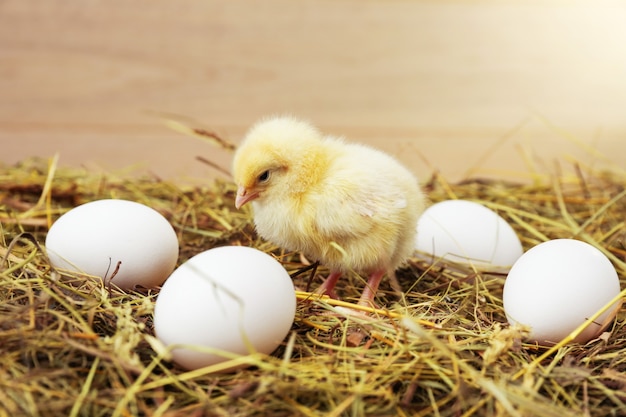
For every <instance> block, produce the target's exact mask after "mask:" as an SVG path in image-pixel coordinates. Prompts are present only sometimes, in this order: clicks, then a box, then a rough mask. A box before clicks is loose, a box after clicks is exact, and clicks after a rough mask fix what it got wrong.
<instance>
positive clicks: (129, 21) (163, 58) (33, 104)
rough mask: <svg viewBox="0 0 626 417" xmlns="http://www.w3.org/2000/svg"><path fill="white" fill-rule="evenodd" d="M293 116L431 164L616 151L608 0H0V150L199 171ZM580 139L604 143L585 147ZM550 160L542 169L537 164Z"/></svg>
mask: <svg viewBox="0 0 626 417" xmlns="http://www.w3.org/2000/svg"><path fill="white" fill-rule="evenodd" d="M276 113H291V114H294V115H298V116H301V117H303V118H306V119H308V120H310V121H312V122H314V123H315V124H317V125H318V126H319V127H320V128H321V129H323V130H324V131H327V132H329V133H333V134H337V135H346V136H347V137H348V138H349V139H351V140H355V141H363V142H366V143H370V144H373V145H375V146H379V147H382V148H384V149H386V150H387V151H389V152H391V153H393V154H395V155H396V156H398V157H399V158H400V159H401V160H402V161H403V162H405V163H406V164H407V165H409V166H410V167H411V168H412V169H414V170H415V171H416V172H417V173H418V174H419V175H421V176H422V177H425V176H427V175H428V174H429V173H430V172H432V171H433V170H434V169H438V170H440V171H441V172H443V173H444V175H446V176H447V177H448V178H449V179H451V180H455V179H459V178H463V177H464V176H465V175H496V176H502V177H516V178H521V177H519V172H525V171H527V167H526V166H525V163H524V161H525V158H527V157H524V156H523V155H533V156H532V158H533V161H534V162H536V163H538V164H539V165H540V166H541V165H542V164H543V165H545V166H548V167H552V166H553V165H552V164H553V161H554V158H555V157H558V158H563V157H565V156H566V155H573V156H574V157H575V158H576V159H578V160H581V161H583V162H588V163H594V164H596V165H599V164H610V163H613V164H614V166H617V167H618V168H624V167H625V166H626V164H625V161H626V6H624V3H623V2H621V1H603V0H600V1H594V2H591V1H541V2H535V1H530V2H529V1H497V2H496V1H410V0H391V1H372V0H337V1H335V0H332V1H331V0H321V1H307V0H305V1H292V0H268V1H263V2H250V1H241V0H234V1H213V0H176V1H171V0H133V1H129V0H80V1H79V0H73V1H72V0H46V1H37V0H3V1H0V144H1V145H2V148H1V154H0V155H1V156H0V161H3V162H5V163H14V162H16V161H19V160H21V159H24V158H27V157H30V156H43V157H50V156H51V155H53V154H54V153H55V152H59V153H60V155H61V159H60V161H61V164H62V165H86V166H89V167H92V168H94V169H96V167H102V168H104V169H107V170H110V169H117V168H120V167H128V166H130V165H134V166H137V167H138V169H139V170H140V171H149V172H153V173H155V174H157V175H159V176H162V177H165V178H173V179H176V180H180V181H192V182H194V181H196V182H197V181H200V182H202V181H205V180H206V178H209V177H211V176H214V175H215V171H214V170H213V169H211V168H209V167H207V166H206V165H203V164H202V163H200V162H198V161H196V159H195V158H196V156H198V155H202V156H203V157H205V158H208V159H211V160H213V161H215V162H217V163H219V164H221V165H222V166H224V167H226V168H228V167H229V165H230V155H229V154H228V153H226V152H223V151H221V150H218V149H215V148H213V147H211V146H210V145H207V144H205V143H202V142H200V141H198V140H196V139H194V138H191V137H186V136H184V135H181V134H179V133H177V132H174V131H172V130H170V129H168V128H167V127H165V126H164V125H163V123H162V120H161V119H162V117H163V116H162V115H163V114H176V115H179V116H182V117H185V118H188V119H189V120H190V121H191V123H192V124H193V125H194V126H196V125H197V126H200V127H205V128H208V129H210V130H214V131H216V132H218V133H219V134H220V135H222V136H224V137H227V138H230V139H231V140H233V141H239V140H240V138H241V136H242V135H243V133H244V132H245V130H246V129H247V128H248V127H249V126H250V124H252V123H253V122H254V121H256V120H257V119H258V118H259V117H262V116H265V115H271V114H276ZM582 145H585V146H586V145H589V146H591V147H592V148H593V149H595V150H597V151H599V152H601V153H602V154H604V155H605V156H606V157H607V158H608V160H603V157H601V156H599V155H597V154H592V153H589V152H588V151H586V150H585V149H584V146H582ZM547 169H550V168H547Z"/></svg>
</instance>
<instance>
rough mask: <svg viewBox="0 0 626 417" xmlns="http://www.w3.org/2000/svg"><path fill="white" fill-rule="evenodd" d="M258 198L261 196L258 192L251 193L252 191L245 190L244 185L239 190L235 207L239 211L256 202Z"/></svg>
mask: <svg viewBox="0 0 626 417" xmlns="http://www.w3.org/2000/svg"><path fill="white" fill-rule="evenodd" d="M258 196H259V192H258V191H255V192H250V190H248V189H247V188H245V187H244V186H243V185H240V186H239V188H237V197H236V198H235V207H236V208H237V209H239V208H241V207H242V206H243V205H244V204H246V203H247V202H248V201H250V200H254V199H255V198H257V197H258Z"/></svg>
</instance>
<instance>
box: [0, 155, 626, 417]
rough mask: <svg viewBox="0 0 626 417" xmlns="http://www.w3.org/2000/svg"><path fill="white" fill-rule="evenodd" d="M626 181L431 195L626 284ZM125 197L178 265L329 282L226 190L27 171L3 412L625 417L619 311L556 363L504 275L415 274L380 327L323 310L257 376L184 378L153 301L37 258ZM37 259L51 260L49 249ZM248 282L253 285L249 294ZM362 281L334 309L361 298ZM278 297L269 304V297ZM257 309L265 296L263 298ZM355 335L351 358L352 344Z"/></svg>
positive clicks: (4, 212) (11, 197)
mask: <svg viewBox="0 0 626 417" xmlns="http://www.w3.org/2000/svg"><path fill="white" fill-rule="evenodd" d="M625 186H626V176H625V175H623V174H622V173H615V172H613V173H601V172H596V171H593V170H591V169H587V168H581V167H579V166H578V165H575V169H574V170H573V174H565V173H558V174H554V175H548V176H535V177H534V179H533V181H532V183H531V184H528V183H527V184H510V183H504V182H498V181H491V180H490V181H484V180H483V181H481V180H471V181H465V182H464V183H460V184H449V183H447V182H446V181H445V180H444V179H443V178H441V177H439V176H437V175H434V176H433V177H432V179H431V180H430V181H429V182H428V183H427V184H425V188H426V189H427V191H428V193H429V195H430V198H431V200H432V201H433V202H436V201H440V200H443V199H450V198H462V199H469V200H474V201H479V202H481V203H483V204H485V205H486V206H488V207H490V208H492V209H494V210H497V211H498V212H499V214H501V215H502V216H503V217H504V218H505V219H507V220H508V221H509V222H510V223H511V225H512V226H513V227H514V228H515V230H516V231H517V232H518V234H519V236H520V237H521V240H522V243H523V245H524V247H525V248H526V249H528V248H529V247H531V246H533V245H536V244H538V243H540V242H542V241H545V240H548V239H554V238H577V239H581V240H584V241H587V242H589V243H591V244H593V245H594V246H596V247H598V248H600V249H601V250H602V251H603V252H604V253H605V254H606V255H607V256H609V257H610V259H611V260H612V262H613V263H614V265H615V266H616V268H617V270H618V273H619V276H620V280H621V282H622V287H624V280H626V267H625V265H626V264H625V263H624V260H625V258H626V248H625V246H624V242H625V241H626V239H625V238H626V231H625V227H624V213H625V212H626V198H625V197H624V196H625V191H624V189H625ZM101 198H125V199H130V200H134V201H138V202H140V203H144V204H147V205H149V206H151V207H154V208H155V209H157V210H158V211H160V212H161V213H162V214H163V215H165V216H166V217H167V219H168V220H169V221H170V222H171V223H172V225H173V226H174V227H175V229H176V231H177V232H178V235H179V241H180V244H181V256H180V262H183V261H185V260H186V259H188V258H189V257H191V256H193V255H194V254H196V253H198V252H201V251H204V250H207V249H209V248H212V247H215V246H219V245H227V244H233V245H249V246H253V247H256V248H259V249H261V250H263V251H265V252H268V253H272V254H273V255H275V256H276V257H277V258H278V259H279V260H280V261H281V262H282V263H283V265H284V266H285V267H286V268H287V269H288V271H289V272H290V273H292V274H294V275H297V276H295V277H294V282H295V284H296V286H297V287H298V288H299V289H300V290H302V291H306V290H307V289H309V288H315V287H316V286H317V285H319V283H320V282H321V279H322V278H321V277H322V276H323V274H325V273H326V271H325V270H324V269H323V268H321V267H320V269H319V270H318V271H317V272H318V274H317V275H316V276H315V277H313V278H312V277H311V274H310V271H306V272H304V273H300V274H297V272H298V271H300V270H301V269H302V268H303V267H305V265H303V264H302V259H301V258H300V257H299V256H298V254H290V253H283V252H282V251H281V250H280V249H279V248H276V247H273V246H271V245H270V244H268V243H265V242H263V241H261V240H259V239H258V238H257V237H256V236H255V234H254V229H253V226H252V225H251V217H250V212H248V211H243V212H242V211H236V210H235V209H234V203H233V201H234V188H233V186H232V185H231V184H229V183H228V182H224V181H216V182H214V183H213V184H209V185H208V186H207V188H203V189H201V188H187V189H185V188H181V187H178V186H176V185H174V184H171V183H168V182H164V181H159V180H158V179H154V178H141V179H137V178H133V179H130V178H118V177H116V176H114V175H111V174H107V175H103V174H94V173H93V172H87V171H82V170H69V169H56V166H55V164H54V163H52V164H47V163H46V162H41V161H26V162H23V163H21V164H20V165H19V166H15V167H5V168H2V170H1V171H0V204H1V205H0V221H1V227H2V236H1V241H0V257H3V258H4V259H3V263H2V266H1V267H0V412H1V413H2V414H3V415H10V416H18V415H29V416H91V417H94V416H111V415H113V416H136V415H151V416H178V415H180V416H252V415H259V416H265V415H272V416H299V415H301V416H361V415H368V416H387V415H389V416H409V415H410V416H500V415H502V416H504V415H506V416H509V415H510V416H555V417H565V416H586V415H589V416H591V415H597V416H610V415H626V391H625V389H626V376H625V375H626V374H624V371H625V370H626V363H625V362H626V329H624V318H625V317H624V312H623V311H620V313H619V314H618V317H617V319H616V320H615V321H614V322H613V323H612V324H611V326H610V328H609V329H608V331H607V332H606V333H605V334H603V335H602V336H601V337H600V338H598V339H597V340H593V341H590V342H589V343H587V344H585V345H577V344H573V345H566V346H559V347H557V348H555V349H552V350H550V351H547V352H546V350H545V348H540V347H538V346H534V345H532V344H527V343H525V342H524V341H523V332H522V330H520V329H515V328H511V327H509V326H508V325H507V324H506V319H505V315H504V312H503V308H502V286H503V282H504V279H505V274H503V273H498V272H497V271H491V272H489V271H475V270H472V269H471V268H468V267H461V266H458V265H449V264H446V263H443V262H440V261H438V262H434V263H431V262H427V261H424V260H418V259H414V260H412V262H411V263H410V265H409V266H408V267H407V268H405V269H403V270H402V271H401V272H400V273H399V277H398V278H399V280H400V283H401V285H402V287H403V289H404V291H405V295H404V297H403V298H398V297H397V295H396V293H394V292H393V291H392V290H391V288H390V287H389V285H388V284H383V285H382V288H381V291H380V294H379V298H378V302H379V304H380V305H381V306H384V307H385V308H386V310H378V311H374V312H373V313H372V314H370V318H356V317H353V318H342V317H337V316H336V315H330V314H327V313H328V312H329V311H334V308H335V306H334V305H331V303H330V301H329V300H325V299H322V300H312V299H310V298H308V294H307V293H306V292H301V293H299V295H300V301H299V303H298V309H297V313H296V319H295V322H294V324H293V328H292V332H291V334H290V335H289V336H288V337H287V339H286V340H285V342H284V343H283V345H282V346H281V347H280V348H279V349H278V350H277V351H276V352H274V354H272V355H270V356H264V355H258V354H257V355H252V356H250V357H246V358H236V359H233V360H232V362H228V363H227V364H228V365H231V364H232V363H236V362H245V363H249V364H250V365H251V366H250V367H248V368H246V369H240V370H238V371H234V372H230V373H215V371H216V370H219V368H220V366H213V367H208V368H205V369H199V370H197V371H184V370H182V369H180V368H178V367H176V366H175V365H173V364H172V363H171V362H169V361H167V360H166V358H167V351H166V350H163V347H162V346H161V345H160V344H159V343H158V341H156V339H155V338H154V336H153V329H152V311H153V304H154V300H155V297H156V294H157V291H139V292H133V293H124V292H122V291H120V290H117V289H115V288H106V287H104V286H103V285H102V284H101V283H100V282H98V281H94V280H90V279H86V278H84V277H80V276H60V275H59V274H58V273H56V272H55V271H54V270H52V269H51V268H50V266H49V263H48V262H47V260H46V257H45V255H44V253H43V248H41V247H40V245H41V242H43V241H44V238H45V234H46V231H47V230H48V227H49V225H50V224H51V222H53V221H54V220H55V219H56V218H57V217H58V216H59V215H61V214H62V213H64V212H65V211H67V210H68V209H70V208H72V207H74V206H76V205H78V204H81V203H85V202H87V201H92V200H96V199H101ZM37 242H39V243H37ZM250 279H255V278H254V277H250ZM362 287H363V280H362V279H361V278H359V277H357V276H351V277H348V278H346V279H343V280H342V281H341V282H340V283H339V284H338V288H337V289H338V292H339V294H340V295H341V296H342V298H343V300H344V301H346V302H354V301H355V300H356V299H358V296H359V294H360V291H361V289H362ZM267 290H268V291H271V288H268V289H267ZM259 296H260V297H262V295H259ZM355 334H357V335H360V336H362V340H357V344H356V345H355V344H354V343H353V342H354V340H353V339H352V338H351V335H355Z"/></svg>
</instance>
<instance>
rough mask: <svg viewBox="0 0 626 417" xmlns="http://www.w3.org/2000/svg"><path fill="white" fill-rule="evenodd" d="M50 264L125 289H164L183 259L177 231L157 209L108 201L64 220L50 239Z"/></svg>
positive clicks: (67, 215) (70, 213)
mask: <svg viewBox="0 0 626 417" xmlns="http://www.w3.org/2000/svg"><path fill="white" fill-rule="evenodd" d="M45 246H46V251H47V253H48V257H49V259H50V263H51V264H52V265H53V266H54V267H56V268H58V269H67V270H70V271H75V272H79V273H85V274H87V275H92V276H96V277H100V278H103V279H105V280H106V279H109V278H110V277H111V276H112V274H113V273H114V271H115V270H116V267H117V264H118V262H121V264H120V266H119V269H118V270H117V272H116V273H115V276H114V277H113V279H112V281H111V282H112V283H113V284H115V285H117V286H118V287H120V288H123V289H134V288H136V287H137V286H141V287H145V288H151V287H156V286H159V285H161V284H162V283H163V281H165V279H166V278H167V277H168V276H169V274H171V273H172V271H173V270H174V268H175V267H176V262H177V260H178V250H179V247H178V238H177V236H176V232H175V231H174V229H173V228H172V226H171V225H170V223H169V222H168V221H167V219H166V218H165V217H163V216H162V215H161V214H160V213H159V212H157V211H156V210H154V209H152V208H150V207H148V206H146V205H143V204H140V203H137V202H134V201H128V200H114V199H105V200H97V201H92V202H89V203H86V204H82V205H80V206H78V207H75V208H73V209H71V210H70V211H68V212H67V213H65V214H63V215H62V216H61V217H59V218H58V219H57V220H56V221H55V222H54V223H53V224H52V226H51V227H50V230H49V231H48V235H47V236H46V242H45Z"/></svg>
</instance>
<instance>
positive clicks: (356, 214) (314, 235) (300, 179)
mask: <svg viewBox="0 0 626 417" xmlns="http://www.w3.org/2000/svg"><path fill="white" fill-rule="evenodd" d="M233 173H234V178H235V181H236V182H237V184H238V186H239V193H240V194H244V193H245V194H246V195H247V196H253V197H252V198H250V201H251V202H252V207H253V211H254V222H255V225H256V228H257V231H258V233H259V234H260V235H261V237H263V238H264V239H266V240H269V241H271V242H273V243H275V244H276V245H279V246H281V247H283V248H285V249H287V250H293V251H301V252H303V253H304V254H305V255H306V256H307V257H309V258H311V259H315V260H318V261H320V262H321V263H322V264H324V265H326V266H327V267H328V268H329V269H330V270H331V271H341V272H347V271H349V270H355V271H357V272H366V273H371V272H373V271H377V270H382V269H384V270H387V271H389V272H391V271H393V270H395V269H396V268H397V267H398V266H399V265H400V264H401V263H402V262H403V261H404V260H406V258H408V257H409V256H410V255H411V254H412V252H413V248H414V242H415V232H416V224H417V219H418V217H419V216H420V214H421V213H422V211H423V209H424V198H423V195H422V192H421V190H420V188H419V185H418V181H417V179H416V178H415V177H414V176H413V174H412V173H411V172H410V171H409V170H408V169H406V168H405V167H403V166H402V165H401V164H400V163H399V162H398V161H397V160H395V159H394V158H392V157H391V156H389V155H387V154H385V153H383V152H381V151H378V150H376V149H373V148H370V147H367V146H364V145H360V144H352V143H345V142H344V141H343V140H341V139H337V138H333V137H329V136H326V137H324V136H322V135H321V134H320V133H319V132H318V131H317V130H315V129H314V128H313V127H312V126H310V125H309V124H307V123H304V122H301V121H298V120H296V119H293V118H288V117H281V118H273V119H267V120H264V121H261V122H260V123H258V124H257V125H255V126H253V128H252V129H251V130H250V131H249V133H248V134H247V136H246V137H245V139H244V141H243V143H242V144H241V146H240V148H239V149H238V151H237V153H236V155H235V158H234V165H233ZM265 174H267V175H265ZM266 177H267V178H266Z"/></svg>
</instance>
